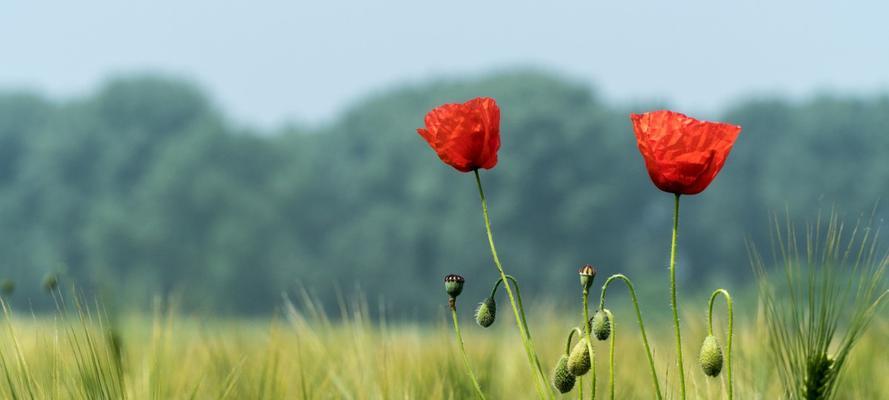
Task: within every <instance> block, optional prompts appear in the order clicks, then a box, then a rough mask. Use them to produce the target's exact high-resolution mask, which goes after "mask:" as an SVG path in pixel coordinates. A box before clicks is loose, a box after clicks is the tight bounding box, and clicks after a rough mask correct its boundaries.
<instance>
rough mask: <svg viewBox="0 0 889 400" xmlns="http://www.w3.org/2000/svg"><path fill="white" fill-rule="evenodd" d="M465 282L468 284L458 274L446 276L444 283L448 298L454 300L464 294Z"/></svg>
mask: <svg viewBox="0 0 889 400" xmlns="http://www.w3.org/2000/svg"><path fill="white" fill-rule="evenodd" d="M463 282H466V280H465V279H463V277H462V276H460V275H457V274H449V275H445V277H444V283H445V291H446V292H448V296H450V297H451V298H452V299H456V298H457V296H459V295H460V293H462V292H463Z"/></svg>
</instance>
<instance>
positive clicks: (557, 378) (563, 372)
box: [553, 355, 576, 394]
mask: <svg viewBox="0 0 889 400" xmlns="http://www.w3.org/2000/svg"><path fill="white" fill-rule="evenodd" d="M575 381H576V378H575V377H574V375H572V374H571V372H568V356H566V355H562V357H559V362H557V363H556V368H555V369H553V387H554V388H556V390H558V391H559V393H563V394H564V393H568V392H570V391H571V389H573V388H574V382H575Z"/></svg>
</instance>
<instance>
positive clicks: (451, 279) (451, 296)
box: [444, 274, 485, 400]
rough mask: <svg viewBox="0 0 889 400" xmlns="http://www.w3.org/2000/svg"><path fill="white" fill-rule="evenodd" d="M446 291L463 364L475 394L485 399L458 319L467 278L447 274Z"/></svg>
mask: <svg viewBox="0 0 889 400" xmlns="http://www.w3.org/2000/svg"><path fill="white" fill-rule="evenodd" d="M444 281H445V291H446V292H447V293H448V307H449V308H450V309H451V318H452V319H453V320H454V334H455V335H456V336H457V345H459V346H460V353H461V354H462V355H463V365H464V366H465V367H466V373H467V374H468V375H469V379H471V380H472V385H473V387H474V388H475V394H476V395H477V396H478V398H479V399H482V400H484V399H485V394H484V393H483V392H482V388H481V386H480V385H479V384H478V379H476V377H475V373H473V372H472V366H471V365H470V364H469V356H467V355H466V348H465V347H464V345H463V335H462V334H461V333H460V323H459V321H458V320H457V296H459V295H460V293H461V292H462V291H463V283H464V282H465V280H464V279H463V277H462V276H460V275H455V274H450V275H446V276H445V279H444Z"/></svg>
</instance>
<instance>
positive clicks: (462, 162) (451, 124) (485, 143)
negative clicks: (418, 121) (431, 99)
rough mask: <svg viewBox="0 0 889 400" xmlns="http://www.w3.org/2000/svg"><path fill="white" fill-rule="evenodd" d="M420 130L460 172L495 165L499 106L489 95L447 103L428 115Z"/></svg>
mask: <svg viewBox="0 0 889 400" xmlns="http://www.w3.org/2000/svg"><path fill="white" fill-rule="evenodd" d="M417 133H419V134H420V136H422V137H423V139H426V142H428V143H429V146H430V147H432V150H435V152H436V153H437V154H438V157H439V158H441V160H442V161H444V163H445V164H448V165H450V166H452V167H454V168H456V169H457V170H458V171H460V172H469V171H473V170H476V169H479V168H485V169H490V168H494V166H495V165H497V150H498V149H500V108H499V107H497V102H495V101H494V99H492V98H489V97H478V98H475V99H472V100H469V101H467V102H465V103H463V104H444V105H441V106H438V107H436V108H435V109H433V110H432V111H430V112H429V113H428V114H426V128H425V129H424V128H419V129H417Z"/></svg>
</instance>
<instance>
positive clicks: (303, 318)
mask: <svg viewBox="0 0 889 400" xmlns="http://www.w3.org/2000/svg"><path fill="white" fill-rule="evenodd" d="M304 304H309V303H304ZM612 304H616V302H612ZM738 306H740V307H738V308H739V309H740V310H745V309H747V307H746V304H739V305H738ZM363 308H364V306H361V305H358V306H355V307H350V308H349V309H345V310H344V311H345V314H344V315H340V317H342V318H337V320H336V321H334V320H332V319H331V318H329V317H327V316H326V315H324V314H318V313H316V311H317V308H315V306H313V305H308V306H305V307H301V310H298V309H297V308H294V307H287V308H285V309H284V310H282V313H281V314H280V315H279V316H278V317H276V318H273V319H271V320H251V321H245V320H231V319H208V318H195V317H189V316H186V315H181V314H177V313H172V312H162V311H159V312H158V314H157V315H155V316H150V315H146V316H138V317H137V316H133V315H130V316H128V317H126V318H125V319H122V320H118V321H115V322H114V323H113V324H111V325H108V324H106V325H104V327H105V328H111V329H110V330H108V329H99V328H98V326H97V324H95V323H93V324H90V323H87V324H84V323H83V321H81V319H80V318H79V316H78V315H77V314H74V315H71V318H70V319H68V320H65V319H62V320H59V319H56V320H52V319H46V318H40V319H36V320H35V319H31V318H29V317H28V316H18V317H15V318H13V319H12V320H11V321H10V320H6V321H4V325H6V326H4V327H3V329H4V331H6V329H11V330H12V331H11V332H14V334H15V337H16V338H17V342H18V343H17V344H15V343H12V342H11V341H10V336H9V335H6V334H4V336H3V337H2V338H3V340H2V342H0V350H2V354H3V356H4V358H3V362H4V364H3V366H4V367H5V368H8V369H6V370H5V372H6V373H7V374H11V376H12V386H11V387H12V388H14V389H13V391H10V387H7V386H5V385H0V394H2V395H3V397H4V398H31V397H29V394H30V393H29V390H28V389H27V388H28V387H30V388H32V389H31V393H34V394H35V396H36V398H53V399H85V398H91V399H96V398H118V397H120V396H121V393H123V394H125V395H126V397H128V398H134V399H190V398H195V399H247V398H249V399H280V398H307V399H417V398H422V399H466V398H472V397H473V396H474V394H473V389H472V384H471V382H470V381H469V380H468V379H467V378H466V375H465V370H464V369H463V364H462V361H461V360H460V359H459V358H458V357H459V356H458V354H459V353H457V352H456V347H455V344H454V341H453V336H452V331H451V330H450V327H449V326H446V325H445V323H446V319H445V315H444V312H443V311H444V307H441V308H440V310H437V311H441V312H440V313H439V314H441V315H440V317H441V319H440V320H439V322H436V323H433V324H427V325H417V324H410V323H407V324H405V323H400V324H387V323H385V322H379V323H374V322H372V321H370V320H369V319H368V318H367V316H366V311H362V309H363ZM462 308H468V307H466V306H465V305H464V307H462ZM663 308H664V310H662V311H664V312H666V311H667V310H668V309H667V308H666V307H663ZM464 311H465V310H464ZM571 311H574V310H571ZM614 311H615V315H616V319H615V320H616V321H617V325H616V329H618V331H617V332H619V334H618V336H617V337H618V340H617V342H616V345H615V346H616V353H615V367H616V371H617V372H616V377H615V381H616V384H615V385H616V386H615V388H616V397H617V398H621V399H632V398H650V397H653V391H652V389H651V382H650V375H649V372H648V366H647V365H648V364H647V361H646V359H645V355H644V352H643V347H642V344H641V342H640V340H639V335H638V329H637V328H636V326H635V324H634V323H631V321H635V320H634V319H633V318H632V317H631V315H632V314H628V313H627V312H629V311H630V310H623V309H621V308H616V309H614ZM746 311H750V310H746ZM462 314H464V315H463V316H464V317H468V315H465V314H468V313H467V312H463V313H462ZM648 314H649V315H650V314H652V312H651V311H649V313H648ZM530 315H531V321H532V323H531V329H532V333H533V334H534V339H535V344H536V346H537V349H538V351H539V352H540V355H541V360H542V363H543V365H544V368H545V369H546V370H547V371H550V370H551V368H552V366H553V365H554V363H555V360H557V359H558V356H559V354H560V352H561V351H563V349H564V339H565V336H564V332H565V331H566V330H567V327H570V326H572V322H571V320H570V319H569V318H570V316H569V315H567V314H563V313H562V312H560V311H559V310H555V309H552V308H545V309H540V308H538V309H534V310H533V311H532V312H531V314H530ZM684 316H685V317H684V318H683V323H684V324H685V326H684V329H685V330H684V332H683V337H684V338H685V340H686V343H685V347H684V352H685V354H686V360H687V361H686V362H687V363H688V365H687V366H686V368H687V371H688V374H687V378H688V380H689V381H688V382H689V394H690V396H691V398H700V399H714V398H722V396H723V395H724V386H723V385H724V383H723V381H722V379H723V378H724V376H725V372H724V370H723V374H722V375H721V378H719V379H713V378H708V377H706V376H705V375H704V374H703V373H702V372H701V370H700V368H699V367H698V365H697V352H698V349H699V348H700V343H701V340H703V337H704V334H705V326H704V322H705V313H704V310H703V309H701V308H691V309H690V310H687V311H686V312H685V314H684ZM92 317H93V318H96V317H97V316H96V315H93V316H92ZM717 321H719V319H717ZM10 322H11V324H9V323H10ZM735 323H736V327H737V331H736V336H735V342H734V345H735V353H734V357H735V359H734V361H733V366H734V374H735V396H736V398H741V399H774V398H779V397H781V387H780V383H779V380H778V378H777V376H776V375H775V372H774V370H773V369H772V367H771V363H770V361H769V358H768V357H769V354H768V352H769V350H768V349H769V348H768V347H767V346H766V345H765V343H764V339H765V337H764V335H765V332H764V331H763V329H762V328H760V326H762V323H761V321H758V320H757V319H756V317H755V312H754V313H753V315H751V313H749V312H745V313H744V314H743V315H741V316H739V317H738V318H737V319H736V321H735ZM720 324H721V325H722V322H721V321H720ZM10 325H11V326H10ZM462 326H463V329H464V334H465V339H466V342H467V349H468V351H469V354H470V357H471V359H472V364H473V367H474V369H475V371H476V373H477V375H478V377H479V379H480V381H481V385H482V387H483V389H484V390H485V391H486V393H487V394H488V395H489V396H490V398H494V399H522V398H530V397H531V396H532V393H534V388H533V384H532V383H531V382H532V380H531V379H532V378H531V377H532V375H531V374H530V371H529V369H528V367H527V363H526V360H525V359H524V354H523V353H522V350H521V342H520V341H519V340H518V338H517V336H516V333H515V331H514V326H513V325H512V321H510V320H509V316H501V317H500V319H499V320H498V321H497V323H496V324H495V325H494V327H492V328H489V329H488V330H484V329H482V328H480V327H478V326H476V325H475V324H474V323H473V322H472V320H471V319H469V318H464V321H463V324H462ZM647 329H648V333H649V337H650V339H651V340H652V347H653V351H654V354H655V359H656V363H657V367H658V373H659V378H660V379H661V384H662V387H666V388H669V389H668V391H667V393H668V395H667V398H673V396H675V393H674V392H676V391H678V389H677V387H676V386H675V385H676V381H675V379H676V373H675V371H676V370H675V368H674V367H672V366H673V363H674V362H675V360H674V359H673V358H672V357H673V356H672V353H673V352H672V345H673V342H672V340H673V339H672V327H671V325H670V324H669V323H667V321H666V320H664V321H662V322H659V323H651V322H650V321H649V324H648V325H647ZM6 332H10V331H6ZM111 332H113V333H111ZM111 335H113V337H115V338H116V339H114V340H115V341H114V342H112V341H111V339H110V338H111V337H112V336H111ZM718 335H719V334H718ZM887 335H889V320H887V319H886V318H885V316H883V317H881V318H878V319H877V320H876V322H875V324H874V326H873V327H872V329H871V331H870V332H869V333H868V334H867V335H865V337H864V339H863V340H862V341H861V342H860V343H859V344H858V347H857V348H856V349H855V350H854V352H853V356H852V358H851V361H850V362H849V364H848V369H847V370H846V373H845V375H844V378H843V379H844V380H845V381H844V385H843V389H842V390H841V391H840V394H839V398H842V399H847V398H848V399H881V398H885V397H886V396H887V395H889V385H887V382H886V380H885V379H883V376H884V372H885V371H886V370H887V368H889V360H887V358H886V357H885V354H884V349H883V347H884V346H885V338H886V337H887ZM719 337H720V341H721V342H722V343H723V346H724V345H725V341H724V336H721V335H720V336H719ZM90 343H92V344H90ZM110 343H116V344H117V346H118V347H117V348H119V349H120V353H119V354H120V365H121V369H120V370H118V369H117V368H116V367H115V365H117V364H116V363H117V361H114V360H115V359H117V358H116V356H115V354H116V353H115V351H114V348H115V346H112V345H110ZM596 352H597V375H598V380H597V382H598V390H597V393H598V397H599V398H608V397H607V396H608V392H607V385H608V364H607V357H608V346H607V342H598V341H597V342H596ZM18 355H21V356H22V357H23V361H19V360H18V359H17V358H16V357H17V356H18ZM24 371H28V373H24ZM118 371H120V372H118ZM669 371H672V373H670V372H669ZM665 372H666V374H667V375H666V376H665V375H664V374H665ZM8 376H9V375H8ZM27 379H30V382H31V383H30V384H28V383H27V382H28V381H27ZM589 382H590V381H589V375H587V382H586V386H585V390H586V393H587V396H589ZM576 391H577V389H576V388H575V391H574V392H572V393H569V394H566V395H564V396H562V397H563V398H576V395H577V394H576ZM669 393H674V394H673V395H670V394H669ZM13 394H16V395H17V396H18V397H15V396H13Z"/></svg>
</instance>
